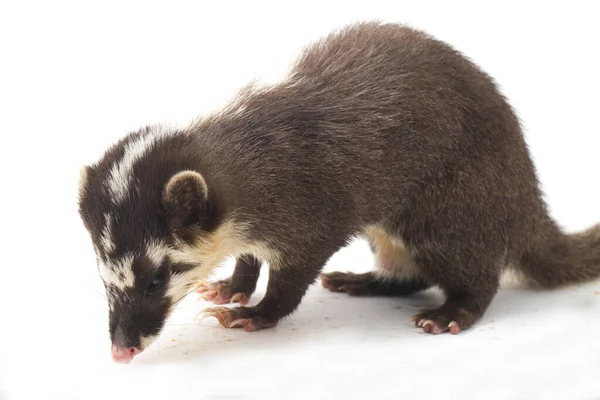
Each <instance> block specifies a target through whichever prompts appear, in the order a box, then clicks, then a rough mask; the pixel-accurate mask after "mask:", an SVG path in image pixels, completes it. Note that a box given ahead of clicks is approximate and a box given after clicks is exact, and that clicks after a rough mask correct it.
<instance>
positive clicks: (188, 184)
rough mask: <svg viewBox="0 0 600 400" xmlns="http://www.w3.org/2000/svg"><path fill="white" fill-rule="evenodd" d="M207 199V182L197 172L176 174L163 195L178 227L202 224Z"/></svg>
mask: <svg viewBox="0 0 600 400" xmlns="http://www.w3.org/2000/svg"><path fill="white" fill-rule="evenodd" d="M207 198H208V187H207V186H206V181H205V180H204V178H203V177H202V175H200V174H199V173H198V172H196V171H181V172H178V173H176V174H175V175H173V176H172V177H171V178H170V179H169V182H167V184H166V186H165V190H164V193H163V201H164V202H165V204H166V205H167V207H168V209H169V211H170V212H171V213H172V217H173V218H174V221H173V222H174V223H176V224H177V225H192V224H197V223H199V222H201V220H202V214H203V211H204V210H205V206H206V200H207Z"/></svg>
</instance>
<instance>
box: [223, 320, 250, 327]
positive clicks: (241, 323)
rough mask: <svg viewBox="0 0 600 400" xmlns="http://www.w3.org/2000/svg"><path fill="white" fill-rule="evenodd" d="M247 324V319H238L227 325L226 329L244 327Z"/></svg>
mask: <svg viewBox="0 0 600 400" xmlns="http://www.w3.org/2000/svg"><path fill="white" fill-rule="evenodd" d="M247 324H248V318H238V319H236V320H234V321H231V323H230V324H229V326H228V328H235V327H238V326H240V327H244V326H246V325H247Z"/></svg>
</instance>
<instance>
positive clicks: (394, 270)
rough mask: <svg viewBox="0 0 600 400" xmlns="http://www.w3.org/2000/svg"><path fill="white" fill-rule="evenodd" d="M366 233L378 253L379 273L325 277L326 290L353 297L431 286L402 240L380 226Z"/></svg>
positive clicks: (410, 290) (396, 292) (394, 292)
mask: <svg viewBox="0 0 600 400" xmlns="http://www.w3.org/2000/svg"><path fill="white" fill-rule="evenodd" d="M365 233H366V236H367V239H368V240H369V244H370V246H371V249H372V250H373V251H374V252H375V259H376V264H377V270H376V271H373V272H367V273H364V274H353V273H350V272H332V273H329V274H321V283H322V284H323V287H325V288H326V289H329V290H331V291H332V292H345V293H347V294H349V295H374V296H402V295H409V294H411V293H415V292H419V291H421V290H425V289H427V288H429V287H430V286H431V285H430V284H429V283H428V282H427V281H426V280H425V279H423V278H422V277H421V276H420V274H419V271H418V268H417V266H416V263H415V260H414V259H413V257H412V256H411V255H410V253H409V251H408V250H407V249H406V247H405V246H404V244H403V243H402V242H401V241H400V239H396V238H393V237H392V236H390V235H389V234H388V233H387V232H386V231H385V230H383V229H381V228H378V227H369V228H368V229H367V230H366V232H365Z"/></svg>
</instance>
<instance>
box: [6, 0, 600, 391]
mask: <svg viewBox="0 0 600 400" xmlns="http://www.w3.org/2000/svg"><path fill="white" fill-rule="evenodd" d="M210 3H211V4H203V3H200V2H197V4H196V5H190V4H185V5H184V4H182V3H176V2H170V3H169V6H160V7H159V6H156V5H151V4H149V2H143V3H139V4H133V3H127V4H124V3H121V2H119V3H115V4H109V3H108V2H98V3H96V4H97V5H96V6H94V7H92V6H90V5H84V3H83V2H72V3H64V2H60V3H57V2H38V3H33V2H18V3H17V2H12V4H10V3H8V2H2V3H0V44H1V47H0V49H1V50H0V51H1V53H0V57H1V58H2V60H1V62H0V71H1V73H0V110H1V111H0V122H1V123H0V126H1V129H2V131H1V132H2V145H1V146H0V162H1V163H2V165H1V168H0V173H1V174H2V176H1V182H2V187H3V188H2V197H1V200H0V201H1V202H2V203H1V209H2V220H1V223H0V232H1V233H0V234H1V235H2V238H1V239H2V240H1V241H0V243H1V246H2V247H1V248H2V261H1V264H0V265H1V267H0V268H1V270H0V272H1V273H0V284H1V287H0V300H1V302H0V313H1V316H2V319H1V320H0V324H1V326H2V327H1V328H0V399H2V400H5V399H11V400H12V399H106V398H111V399H120V398H123V399H138V398H144V399H154V398H156V399H167V398H168V399H171V398H193V399H199V398H206V399H211V398H216V399H219V398H220V399H227V398H269V399H270V398H306V399H321V398H323V399H330V398H331V399H334V398H335V399H337V398H350V399H352V398H385V399H387V398H395V399H397V398H404V399H411V398H417V397H418V398H445V399H582V400H583V399H600V336H599V335H598V332H599V331H600V295H598V292H599V291H600V282H599V281H596V282H592V283H590V284H587V285H582V286H580V287H576V288H569V289H565V290H561V291H556V292H534V291H529V290H523V289H519V288H503V289H502V290H501V291H500V293H499V294H498V296H497V297H496V298H495V300H494V302H493V304H492V306H491V307H490V309H489V311H488V312H487V313H486V315H485V317H484V319H483V320H482V321H481V322H480V323H479V324H477V325H476V327H474V328H473V329H472V330H470V331H468V332H464V333H462V334H460V335H458V336H450V335H441V336H429V335H425V334H422V333H420V331H419V330H418V329H416V328H414V327H413V326H412V325H411V323H409V322H408V320H409V318H410V317H411V316H412V314H413V313H415V312H416V311H417V310H418V309H419V308H420V307H421V306H426V305H435V304H439V303H440V302H441V297H440V296H439V295H438V294H436V293H435V292H426V293H423V294H421V295H418V296H413V297H410V298H391V299H364V298H349V297H346V296H345V295H342V294H332V293H329V292H327V291H325V290H324V289H322V288H321V287H320V286H318V285H315V287H313V288H312V289H311V290H310V292H309V293H308V295H307V296H306V298H305V299H304V301H303V302H302V305H301V307H300V309H299V311H298V313H297V314H295V315H294V316H293V317H291V318H289V319H286V320H284V321H282V322H281V324H280V325H279V327H277V328H275V329H271V330H265V331H261V332H256V333H245V332H240V331H228V330H225V329H222V328H218V327H216V326H215V324H216V322H215V321H214V320H205V321H203V322H202V323H201V324H198V323H197V322H194V320H193V317H194V315H195V314H196V313H197V312H199V311H201V310H202V309H203V308H205V307H207V306H208V303H204V302H198V301H196V298H195V297H194V296H190V298H189V299H187V300H186V301H185V302H184V303H183V304H182V305H181V307H180V309H179V310H178V312H177V314H176V315H175V316H174V318H173V320H172V321H171V322H170V323H169V326H168V327H167V329H166V330H165V332H164V334H163V335H162V337H161V338H160V339H159V340H158V343H157V344H156V345H154V346H153V347H152V348H151V349H150V350H148V351H147V352H146V353H144V354H142V355H140V356H138V357H137V358H136V360H135V361H134V362H133V363H132V364H130V365H127V366H123V365H117V364H114V363H113V362H112V361H111V359H110V354H109V341H108V335H107V330H108V328H107V321H106V311H107V307H106V304H105V300H104V299H103V294H102V292H101V289H100V288H101V286H100V283H99V280H98V277H97V273H96V269H95V265H94V256H93V251H92V248H91V245H90V243H89V239H88V237H87V234H86V232H85V231H84V229H83V227H82V225H81V223H80V221H79V219H78V216H77V214H76V204H75V200H76V197H75V195H76V188H77V179H78V174H79V167H80V166H81V165H82V164H84V163H87V162H90V161H92V160H95V159H96V158H97V157H98V156H99V155H100V154H101V152H102V151H103V150H104V149H105V147H106V146H107V145H109V144H111V143H112V142H113V141H114V140H116V139H117V138H119V137H121V136H122V135H123V134H124V133H125V132H127V131H128V130H130V129H135V128H137V127H138V126H140V125H143V124H146V123H153V122H169V121H173V122H187V121H189V120H190V119H191V118H193V117H195V116H196V115H197V114H198V113H202V112H205V111H208V110H209V109H213V108H215V107H217V106H218V105H220V104H222V103H223V102H224V101H225V100H227V99H228V97H229V96H230V95H231V94H232V93H233V92H234V91H235V90H236V89H238V88H239V87H240V86H241V85H243V84H244V83H246V82H248V81H249V80H251V79H253V78H255V77H264V78H268V79H272V78H274V77H276V76H278V75H280V74H281V73H282V72H283V71H284V70H285V67H286V66H287V65H288V63H289V62H290V61H291V59H292V57H293V56H294V54H295V53H296V52H297V51H298V50H299V49H300V47H301V46H303V45H305V44H306V43H308V42H309V41H310V40H312V39H314V38H317V37H318V36H320V35H322V34H325V33H327V32H328V31H329V30H331V29H332V28H334V27H337V26H341V25H344V24H346V23H348V22H353V21H356V20H359V19H370V18H376V17H377V18H383V19H387V20H395V21H399V22H406V23H411V24H413V25H414V26H417V27H420V28H424V29H426V30H428V31H429V32H431V33H433V34H435V35H437V36H438V37H439V38H441V39H443V40H445V41H447V42H449V43H451V44H453V45H455V46H456V47H457V48H459V49H460V50H462V51H464V52H465V53H466V54H467V55H468V56H469V57H471V58H472V59H474V60H475V61H476V62H477V63H479V64H480V65H481V66H483V67H484V69H486V70H487V71H488V72H490V73H491V74H492V75H493V76H494V77H496V79H497V80H498V82H499V83H500V84H501V85H502V87H503V90H504V92H505V93H506V94H507V95H508V97H509V98H510V100H511V101H512V103H513V104H514V105H515V106H516V108H517V109H518V112H519V115H520V117H521V118H522V120H523V123H524V125H525V128H526V135H527V140H528V142H529V144H530V146H531V151H532V153H533V155H534V158H535V161H536V165H537V167H538V170H539V174H540V178H541V181H542V184H543V186H544V190H545V192H546V194H547V199H548V202H549V205H550V208H551V211H552V213H553V215H554V216H555V217H556V218H557V220H558V221H559V222H560V223H561V224H562V225H563V226H565V227H566V228H567V229H569V230H571V231H573V230H577V229H582V228H585V227H587V226H589V225H591V224H592V223H595V222H597V221H600V185H599V179H598V178H599V172H600V159H599V158H598V157H597V153H598V149H599V148H600V135H599V134H600V130H599V128H598V111H599V109H600V107H599V106H600V101H599V100H598V93H600V78H599V75H598V71H600V62H599V60H598V43H599V39H600V27H599V25H598V24H597V16H598V10H597V9H594V2H591V1H590V2H574V1H569V2H564V4H563V3H554V4H553V5H549V4H546V2H539V4H538V5H534V4H531V3H533V2H528V4H531V5H523V4H519V3H514V4H510V3H509V2H497V3H496V4H498V5H496V6H490V5H488V4H487V3H483V2H482V3H476V2H473V3H470V4H467V3H461V2H456V1H453V2H445V4H446V5H434V4H432V3H430V2H429V3H426V4H423V2H417V1H410V2H401V1H396V2H389V3H388V4H386V3H383V2H378V1H369V2H364V4H363V5H361V6H355V5H352V4H349V3H348V2H343V3H338V4H332V3H326V2H323V1H319V2H312V3H311V2H306V1H302V2H297V4H296V5H291V4H290V3H287V2H279V3H277V4H266V3H258V2H255V3H253V5H249V4H247V3H249V2H246V3H243V4H244V5H242V3H240V4H238V5H234V4H218V3H219V2H210ZM213 3H214V4H213ZM165 4H166V3H165ZM500 4H502V5H501V6H500ZM371 265H372V258H371V255H370V254H369V250H368V247H367V246H366V245H365V244H364V243H363V242H357V243H356V244H355V245H353V246H351V247H350V248H348V249H345V250H343V251H341V252H340V253H339V254H337V255H336V256H335V257H334V258H333V259H332V260H331V261H330V263H329V264H328V266H327V269H328V270H337V269H342V270H346V269H351V270H366V269H369V268H370V266H371ZM230 267H231V265H230V264H229V265H228V267H226V268H225V269H224V270H222V271H220V275H223V276H225V275H227V272H228V271H227V268H230ZM264 282H265V281H264V278H263V279H262V280H261V283H260V285H259V289H258V292H257V293H256V295H255V296H254V297H253V299H252V301H253V302H256V301H258V300H259V299H260V296H261V295H262V294H263V293H264ZM173 339H175V342H173V341H172V340H173Z"/></svg>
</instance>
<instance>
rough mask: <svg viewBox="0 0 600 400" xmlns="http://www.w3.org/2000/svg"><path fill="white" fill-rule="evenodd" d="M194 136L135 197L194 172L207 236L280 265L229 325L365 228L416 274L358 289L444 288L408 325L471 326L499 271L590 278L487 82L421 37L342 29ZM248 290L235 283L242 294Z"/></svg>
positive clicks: (308, 275)
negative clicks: (246, 242) (202, 184)
mask: <svg viewBox="0 0 600 400" xmlns="http://www.w3.org/2000/svg"><path fill="white" fill-rule="evenodd" d="M191 129H192V130H193V132H192V135H191V136H190V138H189V139H186V140H185V141H184V140H182V139H172V140H171V141H170V142H167V144H165V145H163V146H159V147H158V148H157V149H156V150H155V151H153V152H152V154H150V155H149V156H147V157H145V158H144V159H143V160H141V161H140V165H139V166H138V169H139V170H140V171H146V172H145V173H144V174H142V175H143V176H146V177H147V181H148V188H145V189H144V190H149V191H150V192H149V193H153V194H152V196H159V194H160V193H162V188H163V187H164V185H165V183H166V180H167V178H168V176H171V175H172V174H174V173H175V172H177V171H178V170H181V169H184V168H185V169H193V170H195V171H198V172H199V173H201V174H202V176H203V177H204V178H205V180H206V183H207V186H208V188H209V191H208V192H209V194H210V196H209V199H208V201H207V205H206V207H203V208H202V209H207V210H213V211H212V213H211V214H210V218H206V220H207V221H212V222H211V224H209V225H210V229H209V228H207V229H209V230H213V229H214V228H215V226H217V225H218V221H224V220H226V219H227V218H229V217H233V216H235V220H236V221H237V222H239V223H247V226H248V230H247V234H248V237H249V238H250V239H252V240H257V241H260V242H261V243H265V244H266V245H267V246H268V247H269V248H270V249H272V250H273V251H274V252H276V253H277V254H278V256H279V257H278V260H279V265H273V266H272V267H273V268H272V269H271V276H270V279H269V283H268V288H267V293H266V296H265V298H264V299H263V300H262V301H261V302H260V303H259V304H258V305H257V306H255V307H251V308H239V309H236V310H234V311H230V313H231V314H230V315H228V316H225V317H221V320H222V322H223V323H225V324H227V323H228V322H231V321H232V320H234V319H235V318H245V319H247V320H250V321H251V323H250V325H251V329H252V328H260V327H266V326H271V325H273V324H274V323H276V321H277V320H278V319H280V318H282V317H285V316H287V315H289V314H290V313H291V312H293V311H294V310H295V309H296V307H297V306H298V304H299V303H300V300H301V298H302V297H303V295H304V293H305V291H306V289H307V288H308V286H309V285H310V284H311V283H312V282H314V281H315V279H316V278H317V277H318V275H319V272H320V271H321V269H322V267H323V265H324V264H325V262H326V261H327V260H328V259H329V258H330V257H331V255H332V254H334V253H335V252H336V251H337V250H339V249H340V248H341V247H342V246H344V245H345V244H346V243H348V241H349V240H351V239H352V238H353V237H355V236H357V235H360V234H362V233H363V232H364V230H365V228H366V227H369V226H378V227H379V228H381V229H383V230H384V231H385V232H387V234H388V235H389V236H390V240H398V241H401V242H402V243H403V244H404V246H405V247H406V250H407V252H408V253H409V254H410V257H412V258H413V259H414V262H415V264H416V265H417V267H418V278H410V279H409V278H406V281H403V280H402V279H403V278H398V279H399V280H397V281H396V282H394V283H393V284H390V285H389V286H388V287H392V289H393V290H392V289H390V290H383V289H381V288H382V286H381V285H380V283H381V282H383V281H384V279H383V278H381V277H378V276H377V275H376V274H367V275H365V276H362V280H363V282H364V283H365V285H363V286H364V287H367V286H369V284H371V283H372V284H371V288H373V287H374V288H376V289H374V290H371V291H369V290H367V292H373V293H376V294H390V293H395V294H405V293H409V292H413V291H416V290H421V289H424V288H426V287H429V286H438V287H440V288H441V289H443V291H444V292H445V293H446V295H447V302H446V303H445V304H444V305H443V306H442V307H441V308H440V309H438V310H432V311H426V312H424V313H423V314H422V315H421V316H420V318H421V319H422V320H431V321H433V322H434V324H435V325H437V328H439V329H440V330H442V331H443V330H446V329H447V326H448V324H449V323H450V322H452V321H455V322H458V324H459V325H460V328H461V329H466V328H468V327H470V326H471V325H472V324H473V323H474V322H475V321H476V320H477V319H478V318H480V317H481V316H482V314H483V313H484V311H485V309H486V308H487V306H488V305H489V303H490V301H491V300H492V298H493V296H494V294H495V293H496V291H497V289H498V285H499V278H500V274H501V272H502V271H503V270H504V269H507V268H509V267H513V268H515V269H517V270H519V271H521V272H523V273H524V274H525V275H526V276H527V277H529V278H531V279H533V280H535V281H536V282H538V283H539V284H540V285H542V286H545V287H556V286H559V285H563V284H568V283H572V282H582V281H586V280H589V279H592V278H595V277H597V276H598V275H600V229H599V228H598V227H597V226H596V227H594V228H591V229H590V230H589V231H587V232H585V233H582V234H579V235H572V236H570V235H566V234H564V233H563V232H561V230H560V229H559V227H558V226H557V225H556V223H555V222H554V221H553V220H552V219H551V218H550V217H549V215H548V212H547V209H546V205H545V204H544V201H543V199H542V195H541V191H540V189H539V184H538V180H537V177H536V172H535V170H534V165H533V163H532V161H531V158H530V156H529V152H528V149H527V146H526V143H525V141H524V138H523V135H522V132H521V128H520V124H519V121H518V119H517V117H516V115H515V113H514V112H513V110H512V108H511V107H510V105H509V104H508V102H507V101H506V99H505V98H504V97H503V96H502V95H501V94H500V93H499V91H498V89H497V88H496V85H495V83H494V81H493V80H492V79H491V78H490V77H489V76H488V75H486V74H485V73H484V72H482V71H481V70H480V69H479V68H478V67H477V66H475V65H474V64H473V63H472V62H470V61H469V60H468V59H467V58H465V57H464V56H462V55H461V54H459V53H458V52H457V51H455V50H453V49H452V48H451V47H449V46H448V45H446V44H444V43H442V42H440V41H437V40H435V39H433V38H431V37H430V36H428V35H426V34H425V33H422V32H418V31H415V30H412V29H410V28H407V27H402V26H398V25H393V24H377V23H365V24H358V25H354V26H351V27H348V28H346V29H344V30H342V31H341V32H338V33H334V34H332V35H330V36H328V37H327V38H325V39H323V40H322V41H320V42H319V43H317V44H315V45H313V46H311V47H309V48H308V49H307V50H306V51H305V52H304V53H303V55H302V56H301V57H300V59H299V60H298V61H297V63H296V64H295V66H294V67H293V69H292V71H291V73H290V74H289V76H288V77H287V79H286V80H284V81H283V82H282V83H279V84H276V85H272V86H268V87H265V88H257V87H249V88H247V89H245V90H244V91H242V92H241V94H240V95H239V97H238V98H237V99H236V100H235V101H234V102H232V104H231V105H230V106H229V107H227V108H226V109H225V110H223V111H222V112H219V113H218V114H215V115H213V116H210V117H208V118H205V119H203V120H201V121H199V122H198V123H197V124H195V125H194V127H193V128H191ZM157 176H161V177H162V178H160V179H157V178H156V177H157ZM142 184H144V183H143V182H142ZM157 198H158V197H157ZM147 217H148V218H152V215H148V216H147ZM199 220H200V221H202V219H201V218H200V219H199ZM215 221H216V222H215ZM159 225H160V224H159ZM163 225H164V224H162V225H160V226H163ZM167 225H168V224H167ZM198 226H201V225H196V226H195V227H194V230H188V233H187V234H182V236H184V237H193V236H194V232H196V231H197V228H198ZM188 228H190V229H191V227H188ZM178 229H183V228H182V227H181V226H179V227H178ZM184 230H185V229H184ZM375 250H376V251H377V248H376V246H375ZM397 268H398V270H399V271H401V270H402V266H401V265H398V266H397ZM324 278H325V280H328V281H327V282H329V283H331V282H330V281H331V277H330V276H326V277H324ZM338 278H339V276H338ZM249 279H250V280H251V281H250V282H249V283H248V284H245V283H243V280H244V279H243V278H242V277H240V276H237V277H236V276H235V275H234V277H233V281H234V282H237V283H236V285H239V286H240V288H241V289H240V290H242V291H244V288H250V289H245V290H246V291H250V292H251V291H253V290H254V286H255V282H256V277H255V276H252V277H250V278H249ZM348 279H349V281H353V282H354V284H356V280H357V278H356V276H354V277H348ZM388 279H389V278H388ZM252 280H253V281H252ZM342 281H343V279H342ZM373 282H374V283H373ZM342 283H343V282H342ZM373 285H374V286H373ZM334 286H335V285H334ZM339 286H343V285H337V286H336V287H335V288H339ZM362 292H363V293H364V292H365V290H362ZM251 329H250V330H251Z"/></svg>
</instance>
